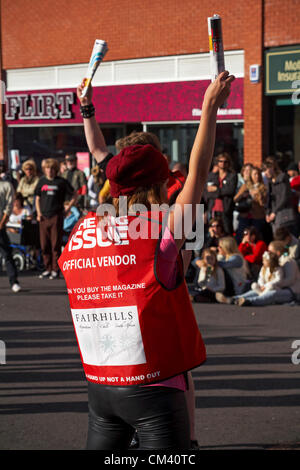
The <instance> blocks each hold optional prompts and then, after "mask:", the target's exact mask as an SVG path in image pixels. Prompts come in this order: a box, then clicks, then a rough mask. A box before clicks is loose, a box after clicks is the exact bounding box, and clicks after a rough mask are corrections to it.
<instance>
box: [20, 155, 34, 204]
mask: <svg viewBox="0 0 300 470" xmlns="http://www.w3.org/2000/svg"><path fill="white" fill-rule="evenodd" d="M22 171H23V172H24V176H22V178H21V179H20V182H19V184H18V187H17V193H21V194H22V196H23V198H24V205H25V206H29V208H30V209H31V210H32V209H33V208H34V191H35V188H36V186H37V184H38V181H39V177H38V176H37V168H36V164H35V161H34V160H26V162H24V163H23V165H22Z"/></svg>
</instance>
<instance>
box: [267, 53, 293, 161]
mask: <svg viewBox="0 0 300 470" xmlns="http://www.w3.org/2000/svg"><path fill="white" fill-rule="evenodd" d="M265 71H266V73H265V80H266V81H265V95H266V97H267V104H268V106H267V112H268V135H269V154H276V155H277V157H278V160H279V163H280V164H281V166H282V168H283V169H285V168H286V167H287V165H288V163H290V162H294V161H296V162H300V45H298V46H293V47H280V48H274V49H268V50H267V51H266V52H265Z"/></svg>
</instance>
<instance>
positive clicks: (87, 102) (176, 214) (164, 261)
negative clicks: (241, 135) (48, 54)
mask: <svg viewBox="0 0 300 470" xmlns="http://www.w3.org/2000/svg"><path fill="white" fill-rule="evenodd" d="M233 80H234V77H233V76H231V75H229V73H228V72H227V71H226V72H223V73H221V74H220V75H219V76H218V78H217V79H216V80H215V81H214V82H213V83H211V84H210V85H209V87H208V89H207V90H206V93H205V96H204V101H203V105H202V115H201V121H200V124H199V128H198V131H197V134H196V137H195V141H194V145H193V148H192V151H191V156H190V162H189V172H188V176H187V179H186V184H185V185H184V187H183V189H182V190H181V192H180V193H179V195H178V196H177V199H176V206H175V210H174V211H171V212H169V213H168V218H167V225H166V228H165V231H164V233H163V237H162V241H161V242H160V244H159V250H158V251H159V253H158V257H157V262H156V278H157V280H158V281H159V283H160V284H163V287H164V288H165V289H166V290H167V291H172V288H173V287H174V282H178V279H176V270H177V269H178V270H180V267H179V264H178V260H179V258H178V256H179V255H178V254H179V253H180V251H181V249H182V247H183V245H184V242H185V234H186V233H190V232H191V231H192V228H193V224H194V222H195V217H196V209H197V204H200V201H201V196H202V192H203V188H204V185H205V182H206V179H207V175H208V171H209V167H210V164H211V160H212V156H213V149H214V145H215V133H216V116H217V110H218V108H219V107H220V106H221V105H222V104H223V102H224V101H225V100H226V99H227V98H228V96H229V94H230V86H231V83H232V81H233ZM81 90H82V86H80V87H78V97H80V95H81ZM80 101H81V112H82V116H83V118H84V119H83V120H84V130H85V135H86V139H87V143H88V146H89V149H90V151H91V153H92V154H93V156H94V157H95V159H96V160H97V161H98V162H101V161H103V160H104V159H105V158H106V157H107V155H108V152H107V149H106V145H105V141H104V139H103V135H102V133H101V130H100V128H99V126H98V123H97V121H96V119H95V116H94V106H93V105H92V94H91V89H90V91H89V93H88V95H87V96H86V97H85V98H83V99H81V98H80ZM149 147H150V146H149V145H147V148H148V149H147V152H148V151H149ZM131 150H132V152H141V155H143V151H141V150H140V149H138V148H137V146H133V147H129V148H128V151H127V152H124V150H123V151H122V152H120V154H119V155H117V156H115V157H113V158H111V159H110V161H109V163H108V166H107V170H106V174H107V177H108V179H109V181H110V186H111V194H112V197H113V198H115V199H116V198H119V195H123V194H128V195H129V196H130V197H129V203H128V211H129V212H128V214H129V215H130V207H131V206H130V203H132V200H133V199H134V195H135V193H136V192H137V193H138V192H139V191H140V188H139V186H138V184H135V183H134V181H131V178H130V168H131V167H130V163H129V160H130V152H131ZM145 153H146V151H145ZM125 154H126V159H128V167H126V168H124V165H123V160H122V158H123V156H124V155H125ZM161 155H162V154H161ZM153 157H155V160H156V161H158V159H159V156H158V155H157V150H155V149H154V148H153ZM135 158H138V156H137V153H135ZM114 159H116V160H115V162H114ZM150 161H151V160H150ZM140 163H141V162H138V164H139V167H138V168H139V169H141V172H142V173H143V177H144V178H145V185H144V186H143V191H144V192H145V194H147V198H148V199H147V200H148V203H149V204H151V203H152V199H151V197H153V191H152V189H153V188H152V184H153V183H150V180H151V175H152V177H153V180H154V181H156V180H157V175H153V170H151V168H150V167H151V165H150V164H149V159H148V160H147V165H145V167H143V165H140ZM162 163H163V162H162ZM125 166H126V165H125ZM121 167H122V168H121ZM157 170H158V168H156V170H155V171H157ZM134 173H135V176H136V177H137V176H139V177H141V175H137V168H136V167H135V170H134ZM139 181H140V180H139ZM157 183H159V188H158V187H157V188H156V189H157V190H158V192H159V199H160V201H161V202H166V201H167V183H168V180H167V179H166V180H165V181H157ZM156 186H157V184H156ZM120 188H121V189H122V188H123V189H124V191H123V192H122V191H121V189H120ZM125 189H126V192H125ZM131 198H133V199H131ZM187 205H188V207H189V208H190V209H191V213H192V217H191V218H190V220H189V227H186V226H184V222H185V221H186V220H185V218H184V211H185V209H186V207H187ZM183 226H184V227H185V230H184V231H181V232H182V235H181V236H180V237H175V236H174V234H178V233H179V232H180V230H179V228H181V227H183ZM151 243H152V242H151ZM180 272H181V273H182V271H181V270H180ZM181 275H182V274H181ZM160 295H162V294H160ZM168 295H169V294H168ZM172 295H173V294H172ZM174 295H175V290H174ZM168 299H170V297H168ZM145 302H146V304H147V299H146V298H145ZM187 306H188V308H189V309H190V308H191V305H190V304H189V305H187ZM176 309H177V310H178V307H176ZM176 309H175V310H176ZM156 313H157V312H156ZM169 313H172V312H168V315H169ZM182 313H184V314H186V312H182ZM161 314H162V315H163V314H164V315H165V314H166V312H161ZM191 315H192V312H191ZM174 321H175V319H174ZM170 328H171V329H172V328H173V327H172V325H170ZM181 331H182V330H181ZM144 334H146V333H144ZM148 334H149V332H148ZM153 347H155V345H154V343H153ZM172 347H173V345H172ZM174 353H175V350H174ZM183 355H184V354H183ZM186 370H187V369H186ZM166 376H167V375H166ZM184 376H185V374H184V373H182V374H179V375H177V376H175V377H173V378H172V379H167V380H163V381H160V382H159V383H156V384H155V385H154V384H149V385H146V384H144V385H140V386H134V388H131V387H125V386H123V387H122V386H107V385H102V384H99V383H92V382H89V383H88V385H89V410H90V414H89V429H88V438H87V449H89V450H92V449H94V450H104V449H105V450H113V449H116V448H117V449H126V448H127V447H128V445H129V444H130V441H131V438H132V436H133V433H134V429H138V432H139V436H140V444H141V445H140V448H141V449H148V450H149V449H166V450H182V449H189V448H190V425H189V415H188V410H187V405H186V399H185V396H184V393H183V392H184V391H185V390H186V381H185V377H184Z"/></svg>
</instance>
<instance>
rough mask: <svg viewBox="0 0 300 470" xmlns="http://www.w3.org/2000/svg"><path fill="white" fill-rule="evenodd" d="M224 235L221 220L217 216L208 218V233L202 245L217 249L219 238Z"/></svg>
mask: <svg viewBox="0 0 300 470" xmlns="http://www.w3.org/2000/svg"><path fill="white" fill-rule="evenodd" d="M226 235H227V233H225V230H224V224H223V220H222V219H220V218H218V217H214V218H212V219H210V221H209V228H208V235H207V237H206V240H205V242H204V247H205V248H212V249H214V250H217V248H218V245H219V240H220V239H221V238H223V237H225V236H226Z"/></svg>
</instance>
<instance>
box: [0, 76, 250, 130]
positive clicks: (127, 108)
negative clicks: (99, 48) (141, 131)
mask: <svg viewBox="0 0 300 470" xmlns="http://www.w3.org/2000/svg"><path fill="white" fill-rule="evenodd" d="M209 84H210V80H191V81H185V82H164V83H145V84H136V85H114V86H113V85H111V86H102V87H94V89H93V103H94V105H95V108H96V114H95V116H96V119H97V121H98V122H100V123H103V124H105V123H109V124H112V123H130V122H133V123H139V122H154V121H155V122H157V121H164V122H167V121H172V122H176V121H193V120H195V121H198V120H199V116H200V115H201V108H202V102H203V98H204V94H205V90H206V89H207V87H208V85H209ZM6 98H7V102H6V123H7V125H8V126H18V125H23V126H24V125H27V126H28V125H37V126H38V125H47V124H49V125H59V124H61V125H63V124H68V125H70V124H82V117H81V114H80V107H79V101H78V99H77V97H76V94H75V90H74V89H65V90H63V91H62V90H51V91H49V90H47V91H44V92H43V93H41V92H37V91H28V92H27V93H26V94H24V92H22V93H21V92H20V93H17V92H14V93H10V92H8V93H7V95H6ZM227 102H228V106H227V108H226V109H225V110H220V112H219V113H218V119H220V120H224V121H226V120H231V121H232V120H236V119H238V120H242V119H243V113H244V109H243V78H236V80H235V81H234V82H233V84H232V86H231V94H230V96H229V98H228V100H227ZM221 111H223V112H221Z"/></svg>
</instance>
